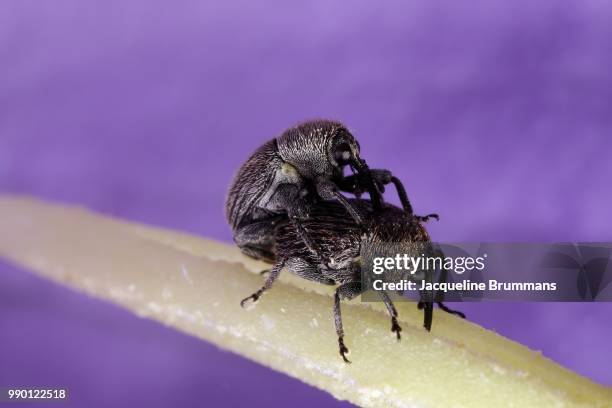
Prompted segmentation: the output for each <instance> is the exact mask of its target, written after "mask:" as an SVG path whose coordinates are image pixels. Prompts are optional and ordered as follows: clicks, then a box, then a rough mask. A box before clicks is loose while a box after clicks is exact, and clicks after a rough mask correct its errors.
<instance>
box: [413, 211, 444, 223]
mask: <svg viewBox="0 0 612 408" xmlns="http://www.w3.org/2000/svg"><path fill="white" fill-rule="evenodd" d="M414 218H416V219H417V220H418V221H419V222H427V221H429V219H430V218H435V220H436V221H440V216H439V215H438V214H436V213H432V214H427V215H415V216H414Z"/></svg>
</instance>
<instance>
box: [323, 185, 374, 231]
mask: <svg viewBox="0 0 612 408" xmlns="http://www.w3.org/2000/svg"><path fill="white" fill-rule="evenodd" d="M317 192H318V193H319V196H321V198H322V199H323V200H336V201H338V202H339V203H340V204H342V206H343V207H344V208H345V209H346V211H348V213H349V214H350V215H351V217H352V218H353V220H355V222H356V223H357V224H358V225H363V219H362V218H361V215H359V213H358V212H357V210H355V208H354V207H353V206H352V205H351V203H349V202H348V200H347V199H346V197H344V196H343V195H342V194H340V193H339V192H338V189H337V187H336V185H335V184H334V183H332V182H330V181H329V180H325V179H319V180H317Z"/></svg>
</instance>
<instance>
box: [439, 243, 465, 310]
mask: <svg viewBox="0 0 612 408" xmlns="http://www.w3.org/2000/svg"><path fill="white" fill-rule="evenodd" d="M436 254H437V255H438V256H439V257H441V258H444V254H443V253H442V251H441V250H437V251H436ZM447 276H448V270H447V269H446V268H442V270H441V271H440V282H446V278H447ZM437 299H438V301H437V302H436V303H437V305H438V307H439V308H440V309H441V310H443V311H445V312H446V313H450V314H454V315H457V316H459V317H461V318H462V319H465V313H463V312H460V311H458V310H453V309H451V308H449V307H448V306H446V305H445V304H444V303H443V302H444V292H440V294H439V296H438V298H437Z"/></svg>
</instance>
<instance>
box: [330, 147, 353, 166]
mask: <svg viewBox="0 0 612 408" xmlns="http://www.w3.org/2000/svg"><path fill="white" fill-rule="evenodd" d="M352 156H353V153H352V151H351V147H350V146H349V145H348V143H340V144H339V145H338V146H336V149H335V151H334V160H336V163H338V165H339V166H345V165H347V164H349V163H350V162H351V158H352Z"/></svg>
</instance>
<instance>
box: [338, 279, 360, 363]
mask: <svg viewBox="0 0 612 408" xmlns="http://www.w3.org/2000/svg"><path fill="white" fill-rule="evenodd" d="M360 293H361V282H347V283H344V284H342V285H340V286H338V287H337V288H336V291H335V292H334V323H335V324H336V334H337V335H338V346H339V348H340V355H341V356H342V359H343V360H344V362H345V363H349V364H350V360H349V359H348V358H346V355H347V354H348V352H349V349H348V348H347V347H346V345H345V344H344V329H343V327H342V313H341V311H340V298H342V299H347V300H351V299H353V298H354V297H355V296H357V295H359V294H360Z"/></svg>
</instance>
